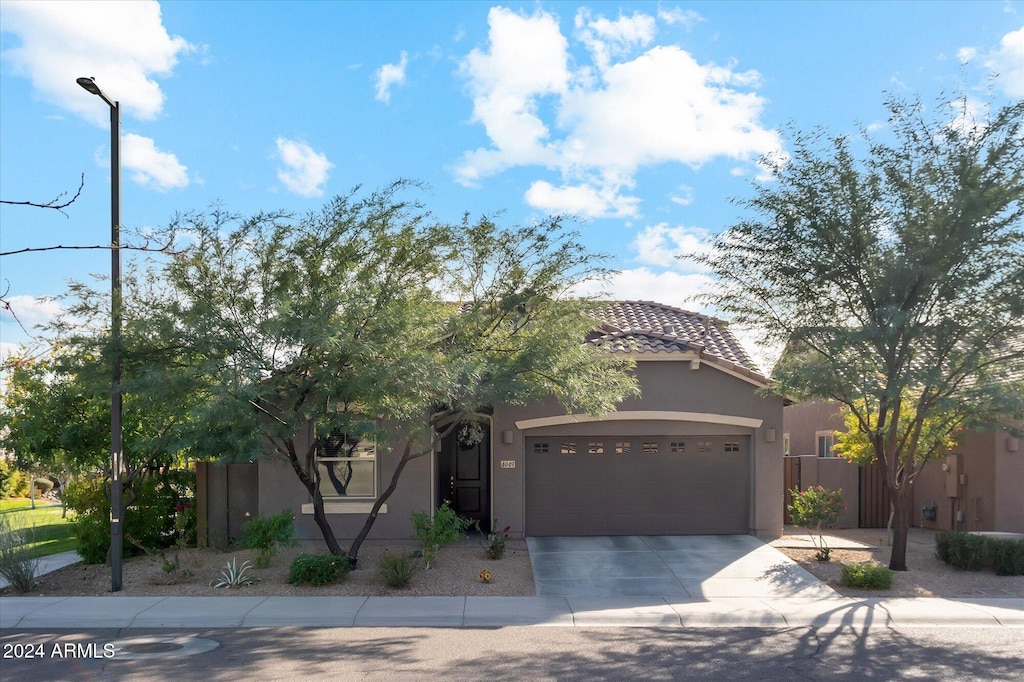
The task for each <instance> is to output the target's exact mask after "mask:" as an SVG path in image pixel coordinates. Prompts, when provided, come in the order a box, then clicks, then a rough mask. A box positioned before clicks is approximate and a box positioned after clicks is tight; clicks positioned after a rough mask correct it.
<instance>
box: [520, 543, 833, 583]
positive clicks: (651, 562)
mask: <svg viewBox="0 0 1024 682" xmlns="http://www.w3.org/2000/svg"><path fill="white" fill-rule="evenodd" d="M526 542H527V546H528V547H529V549H530V562H531V563H532V564H533V580H534V583H535V584H536V586H537V596H539V597H669V598H683V599H686V598H690V599H701V598H706V599H715V598H720V597H817V598H820V597H837V596H839V594H838V593H837V592H836V591H835V590H833V589H832V588H830V587H828V586H827V585H825V584H824V583H823V582H821V581H820V580H818V579H817V578H815V577H814V576H813V575H811V574H810V573H808V572H807V571H805V570H804V569H803V568H801V567H800V566H799V565H797V564H796V563H795V562H794V561H793V560H792V559H790V558H789V557H787V556H786V555H785V554H783V553H782V552H780V551H779V550H777V549H775V548H774V547H771V546H769V545H766V544H764V543H763V542H761V541H760V540H758V539H757V538H755V537H753V536H750V535H679V536H600V537H548V538H527V539H526Z"/></svg>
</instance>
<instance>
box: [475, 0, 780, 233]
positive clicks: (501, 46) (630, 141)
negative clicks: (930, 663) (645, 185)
mask: <svg viewBox="0 0 1024 682" xmlns="http://www.w3.org/2000/svg"><path fill="white" fill-rule="evenodd" d="M662 20H663V21H664V19H662ZM488 22H489V25H490V32H489V42H488V45H487V46H486V48H485V49H479V48H478V49H474V50H472V51H471V52H470V53H469V55H468V56H467V57H466V58H465V59H464V60H463V62H462V65H461V72H462V74H463V75H464V76H465V77H466V79H467V83H468V90H469V93H470V94H471V96H472V97H473V121H474V122H479V123H482V124H483V126H484V129H485V131H486V133H487V136H488V137H489V138H490V142H491V146H490V147H487V148H479V149H475V150H471V151H467V152H466V153H465V154H464V155H463V157H462V159H461V162H460V163H459V164H458V166H457V168H456V169H455V176H456V179H457V180H458V181H459V182H461V183H462V184H465V185H477V184H479V183H480V182H481V181H482V180H484V179H485V178H487V177H488V176H491V175H494V174H497V173H500V172H502V171H504V170H507V169H509V168H513V167H517V166H538V167H542V168H545V169H549V170H555V171H558V172H559V174H560V175H561V182H560V183H553V182H550V181H546V180H539V179H538V180H535V181H534V182H532V183H531V186H530V188H529V190H528V191H527V192H526V197H525V199H526V201H527V203H529V204H530V205H531V206H534V207H536V208H540V209H544V210H552V209H554V210H560V211H564V210H566V207H567V206H577V207H582V208H580V209H578V212H581V213H586V214H587V215H589V216H591V217H598V216H602V215H615V216H623V215H635V214H636V212H637V211H638V210H639V203H638V201H637V200H636V198H635V197H631V196H628V195H623V194H621V193H622V192H623V191H626V190H628V189H630V188H632V187H633V184H634V177H635V175H636V173H637V171H638V170H639V169H640V168H642V167H649V166H654V165H658V164H663V163H683V164H687V165H690V166H692V167H699V166H700V165H701V164H704V163H706V162H708V161H710V160H712V159H716V158H719V157H723V156H724V157H728V158H732V159H734V160H736V161H743V162H750V161H753V160H754V159H756V158H757V157H758V156H760V155H761V154H764V153H770V152H773V151H777V150H779V149H781V147H782V143H781V138H780V136H779V134H778V133H777V132H776V131H774V130H769V129H767V128H765V127H764V126H763V125H762V124H761V117H762V113H763V109H764V105H765V100H764V99H763V98H762V97H760V96H759V95H757V94H756V93H754V92H752V91H750V89H751V88H754V87H756V86H757V83H758V82H759V79H760V75H759V74H758V73H757V72H755V71H738V70H736V68H735V65H734V64H730V65H727V66H720V65H717V64H714V63H705V64H701V63H699V62H697V60H695V59H694V58H693V56H692V55H690V54H689V53H688V52H686V51H685V50H684V49H682V48H681V47H679V46H678V45H655V46H653V47H649V46H650V44H651V41H652V40H653V38H654V35H655V28H656V23H655V20H654V19H653V18H651V17H649V16H647V15H643V14H639V13H637V14H633V15H632V16H627V17H619V18H618V19H616V20H608V19H605V18H604V17H601V16H596V17H595V16H593V15H591V14H590V12H588V11H581V12H579V13H578V14H577V15H576V33H575V37H576V39H577V40H578V41H579V42H580V43H581V44H582V45H583V46H584V47H585V48H587V50H588V52H589V53H590V55H591V61H592V63H593V64H592V65H587V64H580V63H579V62H578V61H572V60H570V57H569V43H568V40H567V39H566V37H565V36H564V35H562V33H561V30H560V28H559V25H558V21H557V19H556V18H555V17H554V16H552V15H550V14H548V13H547V12H545V11H543V10H536V11H535V12H534V13H533V14H531V15H523V14H518V13H516V12H513V11H511V10H509V9H505V8H502V7H495V8H492V9H491V11H490V13H489V14H488ZM648 48H649V49H648ZM640 49H645V50H646V51H644V52H643V53H641V54H638V55H633V54H631V53H632V52H633V51H636V50H640ZM556 184H560V187H557V188H556Z"/></svg>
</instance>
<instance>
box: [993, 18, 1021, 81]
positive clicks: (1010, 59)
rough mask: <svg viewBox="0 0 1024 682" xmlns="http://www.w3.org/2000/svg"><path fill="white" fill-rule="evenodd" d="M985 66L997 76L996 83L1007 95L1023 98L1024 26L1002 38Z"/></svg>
mask: <svg viewBox="0 0 1024 682" xmlns="http://www.w3.org/2000/svg"><path fill="white" fill-rule="evenodd" d="M985 66H986V67H988V68H989V69H992V70H993V71H995V72H996V73H998V74H999V78H998V79H997V80H996V82H997V83H998V85H999V86H1000V87H1001V88H1002V89H1003V91H1004V92H1006V94H1007V95H1009V96H1010V97H1024V26H1022V27H1021V28H1019V29H1017V30H1016V31H1011V32H1010V33H1007V34H1006V35H1004V36H1003V39H1002V40H1000V41H999V47H998V48H997V49H995V50H993V51H992V52H991V53H990V54H989V58H988V60H987V61H986V62H985Z"/></svg>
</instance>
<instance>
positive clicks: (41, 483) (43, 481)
mask: <svg viewBox="0 0 1024 682" xmlns="http://www.w3.org/2000/svg"><path fill="white" fill-rule="evenodd" d="M33 485H35V487H36V497H42V496H43V495H45V494H46V493H48V492H50V491H51V490H53V481H51V480H50V479H48V478H37V479H36V480H35V481H34V482H33Z"/></svg>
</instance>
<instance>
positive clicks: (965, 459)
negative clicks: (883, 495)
mask: <svg viewBox="0 0 1024 682" xmlns="http://www.w3.org/2000/svg"><path fill="white" fill-rule="evenodd" d="M785 420H786V426H785V430H786V431H788V432H789V434H790V442H791V445H790V452H791V453H792V454H793V455H813V454H814V453H815V449H816V447H815V439H814V436H815V432H817V431H831V430H840V431H842V430H845V427H844V425H843V423H842V420H841V419H840V418H839V408H838V405H837V404H836V403H805V404H800V405H791V406H789V407H786V408H785ZM1013 442H1014V441H1013V439H1012V437H1011V436H1010V434H1009V433H1008V432H1006V431H967V432H965V433H963V434H962V435H961V436H960V439H959V444H958V445H957V447H955V448H953V450H952V451H951V452H950V453H949V454H948V455H947V456H942V457H939V458H937V459H936V460H934V461H931V462H929V463H928V464H927V465H926V466H925V468H924V471H922V472H921V474H920V475H919V476H918V479H917V482H916V484H915V485H914V501H913V512H914V515H913V521H912V523H913V525H915V526H920V527H923V528H930V529H936V530H954V529H956V530H963V531H973V530H995V531H1004V532H1013V533H1024V492H1022V491H1024V444H1021V443H1020V442H1019V441H1018V442H1017V444H1016V446H1015V447H1016V448H1017V449H1016V450H1011V447H1014V446H1013V445H1011V444H1012V443H1013ZM801 459H802V460H803V463H802V466H801V482H802V486H803V487H807V486H808V485H818V484H820V485H824V486H825V487H829V488H833V489H835V488H840V487H842V488H843V499H844V501H846V503H847V504H848V505H849V507H850V508H849V510H848V511H847V513H846V514H845V515H844V517H843V519H841V521H840V524H841V525H843V524H845V523H849V525H851V526H853V527H855V526H856V525H857V521H858V516H857V514H856V513H855V512H856V504H857V499H858V498H857V491H858V487H856V486H857V481H858V479H857V477H856V470H857V468H856V467H853V466H851V465H849V464H847V463H846V462H845V461H843V460H841V459H839V460H835V459H831V458H829V459H818V458H817V457H815V456H808V457H801ZM851 472H853V473H851ZM847 486H851V487H852V490H853V491H854V493H853V494H852V495H847V494H846V487H847ZM931 504H934V505H935V508H936V518H935V519H934V520H930V519H925V518H923V515H922V513H921V508H922V507H923V506H925V505H931ZM961 511H962V512H963V520H962V521H959V520H958V515H957V512H961Z"/></svg>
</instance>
